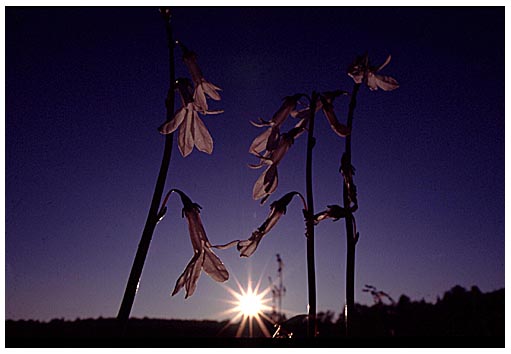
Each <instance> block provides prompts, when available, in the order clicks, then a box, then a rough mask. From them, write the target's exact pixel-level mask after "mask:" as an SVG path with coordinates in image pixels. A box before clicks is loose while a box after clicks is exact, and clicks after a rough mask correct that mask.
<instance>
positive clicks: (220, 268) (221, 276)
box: [202, 248, 229, 282]
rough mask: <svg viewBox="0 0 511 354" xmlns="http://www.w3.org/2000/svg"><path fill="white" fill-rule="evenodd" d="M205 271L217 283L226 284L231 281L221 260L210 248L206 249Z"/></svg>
mask: <svg viewBox="0 0 511 354" xmlns="http://www.w3.org/2000/svg"><path fill="white" fill-rule="evenodd" d="M202 267H203V268H204V271H205V272H206V273H207V274H208V275H209V276H210V277H211V278H213V280H215V281H217V282H224V281H226V280H228V279H229V272H228V271H227V269H225V265H224V264H223V263H222V261H221V260H220V258H218V256H217V255H216V254H215V253H213V251H212V250H211V249H210V248H204V263H203V265H202Z"/></svg>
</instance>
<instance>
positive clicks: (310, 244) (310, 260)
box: [305, 92, 318, 338]
mask: <svg viewBox="0 0 511 354" xmlns="http://www.w3.org/2000/svg"><path fill="white" fill-rule="evenodd" d="M317 97H318V95H317V93H316V92H313V93H312V97H311V104H310V111H311V117H310V119H309V129H308V135H307V161H306V167H305V168H306V171H305V172H306V177H305V178H306V181H305V183H306V192H307V213H306V215H307V218H306V234H305V236H306V237H307V282H308V291H309V311H308V326H307V336H308V337H309V338H312V337H315V336H316V270H315V262H314V198H313V192H312V149H313V148H314V145H315V143H316V141H315V139H314V116H315V112H316V101H317Z"/></svg>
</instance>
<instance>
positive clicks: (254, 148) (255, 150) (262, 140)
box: [248, 128, 272, 156]
mask: <svg viewBox="0 0 511 354" xmlns="http://www.w3.org/2000/svg"><path fill="white" fill-rule="evenodd" d="M271 130H272V128H268V129H267V130H265V131H264V133H262V134H261V135H258V136H257V137H256V138H255V139H254V141H253V142H252V144H251V145H250V148H249V149H248V152H249V153H251V154H252V155H256V156H257V155H260V154H261V152H263V151H264V149H266V144H267V142H268V137H269V136H270V134H271Z"/></svg>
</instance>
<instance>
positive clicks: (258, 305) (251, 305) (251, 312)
mask: <svg viewBox="0 0 511 354" xmlns="http://www.w3.org/2000/svg"><path fill="white" fill-rule="evenodd" d="M235 297H236V298H237V299H238V306H237V309H238V310H239V312H241V313H243V315H245V316H251V317H253V316H256V315H258V314H259V313H260V312H261V310H262V309H263V306H264V305H263V297H264V294H257V293H255V292H254V291H253V290H252V289H250V288H248V289H247V292H246V293H245V294H235Z"/></svg>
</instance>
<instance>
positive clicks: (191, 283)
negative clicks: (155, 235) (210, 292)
mask: <svg viewBox="0 0 511 354" xmlns="http://www.w3.org/2000/svg"><path fill="white" fill-rule="evenodd" d="M172 192H176V193H178V194H179V196H180V197H181V201H182V203H183V210H182V216H183V217H186V220H187V222H188V230H189V233H190V239H191V241H192V247H193V252H194V254H193V257H192V259H191V260H190V262H189V263H188V265H187V266H186V268H185V270H184V272H183V273H182V274H181V276H180V277H179V278H178V279H177V281H176V285H175V287H174V291H172V296H174V295H175V294H177V293H178V292H179V290H181V288H183V287H184V288H185V292H186V295H185V299H186V298H188V297H190V296H192V295H193V293H194V291H195V289H196V287H197V281H198V279H199V276H200V272H201V270H204V271H205V272H206V273H207V274H208V275H209V276H210V277H211V278H213V280H215V281H217V282H224V281H226V280H227V279H229V272H228V271H227V269H226V268H225V266H224V264H223V263H222V261H221V260H220V258H218V257H217V255H216V254H215V253H214V252H213V250H212V249H211V247H212V246H211V243H210V242H209V240H208V237H207V236H206V231H205V230H204V226H203V225H202V221H201V218H200V209H202V208H201V206H200V205H199V204H197V203H194V202H192V200H191V199H190V198H189V197H188V196H187V195H186V194H184V193H183V192H182V191H180V190H178V189H172V190H170V192H169V193H168V194H167V196H166V197H165V200H164V202H163V205H162V208H161V209H160V212H159V213H158V217H159V218H162V217H163V215H165V211H166V208H167V207H166V206H165V204H166V203H167V200H168V198H169V196H170V194H171V193H172Z"/></svg>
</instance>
